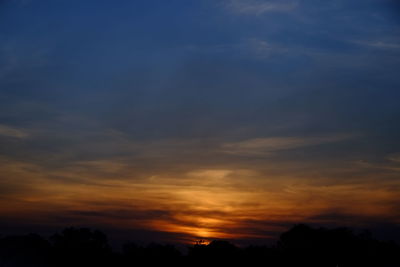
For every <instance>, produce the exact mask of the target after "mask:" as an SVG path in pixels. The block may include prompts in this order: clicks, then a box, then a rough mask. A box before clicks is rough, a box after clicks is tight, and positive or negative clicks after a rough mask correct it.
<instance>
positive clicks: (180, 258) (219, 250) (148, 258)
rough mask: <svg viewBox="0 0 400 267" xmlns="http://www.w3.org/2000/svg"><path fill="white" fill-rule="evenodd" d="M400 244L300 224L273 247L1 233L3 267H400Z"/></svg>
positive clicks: (73, 232) (93, 234) (70, 231)
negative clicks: (119, 242)
mask: <svg viewBox="0 0 400 267" xmlns="http://www.w3.org/2000/svg"><path fill="white" fill-rule="evenodd" d="M399 255H400V248H399V246H398V245H397V244H396V243H394V242H383V241H379V240H376V239H374V238H373V237H372V236H371V234H370V233H369V232H367V231H365V232H362V233H360V234H356V233H354V232H353V231H352V230H350V229H348V228H336V229H325V228H318V229H315V228H312V227H309V226H307V225H303V224H299V225H296V226H294V227H293V228H292V229H290V230H289V231H287V232H285V233H283V234H282V235H281V236H280V238H279V240H278V242H277V243H276V245H274V246H249V247H245V248H242V247H237V246H235V245H234V244H232V243H230V242H228V241H223V240H216V241H213V242H211V243H209V244H208V245H206V244H204V243H202V242H198V243H196V244H195V245H193V246H189V247H188V250H187V253H181V252H180V251H179V250H178V249H176V248H175V247H174V246H172V245H162V244H156V243H152V244H149V245H148V246H138V245H136V244H135V243H131V242H129V243H126V244H124V245H123V247H122V251H121V252H115V251H112V249H111V248H110V246H109V245H108V241H107V237H106V236H105V235H104V234H103V233H101V232H100V231H92V230H90V229H87V228H81V229H77V228H67V229H65V230H64V231H62V232H61V233H59V234H55V235H53V236H52V237H50V238H49V240H46V239H44V238H42V237H40V236H39V235H35V234H29V235H25V236H6V237H2V238H0V267H6V266H7V267H52V266H86V267H87V266H121V267H125V266H126V267H128V266H170V265H171V266H237V265H239V266H271V267H274V266H276V267H286V266H307V267H308V266H311V267H313V266H318V267H337V266H339V267H350V266H351V267H354V266H363V267H364V266H367V267H369V266H379V267H395V266H396V267H399V266H400V260H399Z"/></svg>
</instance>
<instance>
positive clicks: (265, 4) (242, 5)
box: [225, 0, 297, 16]
mask: <svg viewBox="0 0 400 267" xmlns="http://www.w3.org/2000/svg"><path fill="white" fill-rule="evenodd" d="M225 7H226V8H227V9H228V10H230V11H231V12H233V13H235V14H240V15H256V16H258V15H263V14H265V13H269V12H289V11H291V10H293V9H295V8H296V7H297V2H296V1H275V0H273V1H271V0H264V1H261V0H229V1H227V2H226V3H225Z"/></svg>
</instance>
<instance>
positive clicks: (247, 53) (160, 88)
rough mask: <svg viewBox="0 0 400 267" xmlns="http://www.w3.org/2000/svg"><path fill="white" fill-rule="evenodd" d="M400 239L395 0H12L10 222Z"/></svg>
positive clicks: (1, 25)
mask: <svg viewBox="0 0 400 267" xmlns="http://www.w3.org/2000/svg"><path fill="white" fill-rule="evenodd" d="M300 222H305V223H310V224H314V225H321V226H351V227H357V228H370V229H380V230H381V231H383V232H385V231H386V233H389V235H393V236H397V237H399V239H400V3H399V1H396V0H351V1H349V0H331V1H317V0H193V1H189V0H168V1H166V0H143V1H139V0H131V1H128V0H118V1H111V0H109V1H105V0H0V233H2V234H5V233H11V232H13V233H14V232H23V231H27V230H29V231H45V230H46V229H62V228H63V227H65V226H89V227H97V228H100V229H109V230H110V231H115V232H119V233H126V235H127V236H129V238H130V239H135V238H137V239H138V240H144V241H150V240H155V241H160V240H161V241H166V242H184V243H188V242H192V241H193V240H196V239H200V238H204V239H206V240H211V239H215V238H222V239H229V240H236V241H237V242H264V241H267V240H271V239H274V238H275V237H276V235H277V233H280V232H281V231H284V230H286V229H287V228H288V227H290V226H292V225H293V224H295V223H300Z"/></svg>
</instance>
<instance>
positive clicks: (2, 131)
mask: <svg viewBox="0 0 400 267" xmlns="http://www.w3.org/2000/svg"><path fill="white" fill-rule="evenodd" d="M0 136H6V137H14V138H26V137H28V136H29V134H28V133H27V132H26V131H24V130H21V129H18V128H14V127H10V126H7V125H4V124H0Z"/></svg>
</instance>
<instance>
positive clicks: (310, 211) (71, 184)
mask: <svg viewBox="0 0 400 267" xmlns="http://www.w3.org/2000/svg"><path fill="white" fill-rule="evenodd" d="M18 164H19V163H15V164H14V165H13V164H8V165H7V166H5V167H3V168H2V170H3V173H7V174H8V175H9V176H10V177H14V179H13V180H11V179H10V180H2V181H1V182H0V183H2V184H5V185H7V186H9V184H20V185H22V184H23V183H25V182H26V181H30V182H31V184H30V186H29V187H27V188H26V190H23V191H21V192H20V193H18V192H16V193H14V194H12V195H10V196H9V197H8V198H3V199H1V200H0V214H1V215H2V217H3V218H9V219H18V220H30V222H32V223H37V224H41V223H42V224H60V225H62V224H63V223H64V222H63V221H62V220H61V221H60V219H57V216H64V217H65V218H70V219H72V220H73V221H74V222H76V223H77V224H79V223H82V224H93V223H96V224H98V225H112V226H115V227H120V228H136V229H148V230H155V231H163V232H171V233H178V234H181V235H182V240H186V241H187V242H191V241H192V240H198V239H207V240H210V239H213V238H227V239H237V238H253V239H254V238H266V237H267V238H268V237H270V236H269V235H268V234H265V230H267V231H272V232H274V231H277V232H279V231H281V230H284V229H283V226H281V225H282V224H281V223H298V222H302V221H319V222H324V220H327V222H330V221H329V219H327V218H324V217H323V216H321V217H319V216H320V215H324V214H330V213H332V212H337V213H340V214H343V215H348V216H349V218H351V217H352V216H353V217H356V216H359V217H360V218H366V217H379V218H388V219H390V220H391V221H392V222H393V221H396V222H400V221H399V218H398V217H394V215H393V214H395V213H394V212H393V210H394V209H395V207H394V206H393V205H392V203H393V201H396V199H397V197H398V194H397V191H396V190H392V189H391V188H394V187H396V186H397V187H398V186H400V184H399V182H396V181H393V180H388V181H387V182H386V184H385V183H382V182H381V184H376V183H375V180H373V179H371V180H370V182H368V183H367V182H365V181H364V182H363V183H362V184H357V183H350V182H348V183H343V184H328V183H322V181H320V182H319V183H316V182H315V181H314V180H312V179H302V180H299V179H295V178H291V177H286V176H281V177H262V174H260V173H258V172H256V171H252V170H246V169H194V170H191V171H188V172H185V173H183V174H181V175H180V176H179V177H178V176H172V175H169V174H165V175H163V174H161V173H160V174H157V175H152V176H149V177H148V178H145V179H141V180H135V179H120V180H118V179H104V178H103V179H98V180H96V179H95V178H94V177H87V176H86V173H85V174H84V176H85V177H86V178H85V177H77V176H74V175H76V173H72V172H66V173H60V172H54V173H52V172H47V173H46V174H43V173H42V172H41V171H40V170H38V169H35V167H34V166H30V165H26V164H25V165H18ZM113 166H114V167H118V166H116V165H113ZM61 175H62V176H63V177H68V176H69V177H71V180H66V179H65V178H64V179H59V180H57V179H54V177H56V176H61ZM72 176H74V177H72ZM72 178H75V179H76V180H78V181H79V182H76V181H75V180H72ZM78 178H79V179H78ZM85 181H87V182H85ZM55 215H57V216H55ZM340 223H348V224H357V223H361V221H348V222H343V221H341V222H340ZM189 240H190V241H189Z"/></svg>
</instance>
